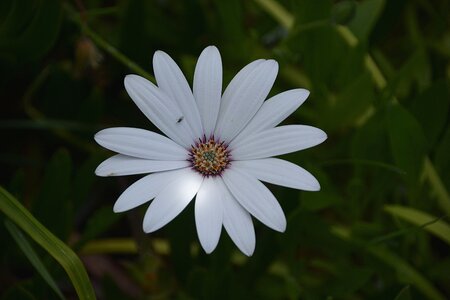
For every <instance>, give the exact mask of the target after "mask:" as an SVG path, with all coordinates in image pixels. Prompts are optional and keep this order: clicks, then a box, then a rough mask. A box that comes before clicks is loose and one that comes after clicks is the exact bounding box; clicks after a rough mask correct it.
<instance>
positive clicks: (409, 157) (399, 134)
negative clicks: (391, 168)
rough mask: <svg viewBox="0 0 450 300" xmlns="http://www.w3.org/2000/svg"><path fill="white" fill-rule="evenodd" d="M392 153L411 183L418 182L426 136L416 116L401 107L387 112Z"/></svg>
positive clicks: (392, 108) (395, 107) (395, 106)
mask: <svg viewBox="0 0 450 300" xmlns="http://www.w3.org/2000/svg"><path fill="white" fill-rule="evenodd" d="M386 118H387V126H388V134H389V141H390V147H391V152H392V154H393V156H394V159H395V162H396V164H397V165H398V166H399V167H400V168H401V169H402V170H404V171H405V172H406V179H407V180H408V181H409V183H411V184H413V183H415V182H417V180H418V178H419V175H420V173H421V170H422V168H423V164H424V159H425V148H426V147H425V145H426V143H425V136H424V133H423V131H422V128H421V127H420V124H419V123H418V122H417V121H416V119H415V118H414V116H413V115H412V114H410V113H409V112H408V111H407V110H405V109H404V108H403V107H401V106H400V105H397V104H394V105H392V106H390V107H389V108H388V111H387V115H386Z"/></svg>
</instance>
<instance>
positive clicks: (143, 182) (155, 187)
mask: <svg viewBox="0 0 450 300" xmlns="http://www.w3.org/2000/svg"><path fill="white" fill-rule="evenodd" d="M185 174H186V171H185V170H184V169H182V170H173V171H167V172H158V173H153V174H150V175H147V176H145V177H143V178H141V179H139V180H138V181H136V182H135V183H133V184H132V185H130V186H129V187H128V188H127V189H126V190H125V191H124V192H123V193H122V195H120V197H119V199H117V201H116V203H115V204H114V212H116V213H117V212H123V211H127V210H130V209H132V208H135V207H137V206H139V205H141V204H143V203H145V202H148V201H150V200H152V199H153V198H155V197H156V195H158V194H159V193H160V192H161V190H162V189H164V188H165V187H166V186H167V185H168V184H169V183H170V182H172V181H173V180H175V179H176V178H178V177H180V176H185Z"/></svg>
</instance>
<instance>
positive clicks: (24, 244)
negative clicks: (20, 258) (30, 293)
mask: <svg viewBox="0 0 450 300" xmlns="http://www.w3.org/2000/svg"><path fill="white" fill-rule="evenodd" d="M5 226H6V229H8V231H9V233H10V234H11V236H12V237H13V238H14V240H15V241H16V243H17V245H19V247H20V249H21V250H22V252H23V253H24V254H25V255H26V257H27V258H28V260H29V261H30V262H31V264H32V265H33V267H34V268H35V269H36V271H38V273H39V274H40V275H41V276H42V278H43V279H44V280H45V282H47V284H48V285H49V286H50V287H51V288H52V290H53V291H54V292H55V293H56V294H57V295H58V297H59V298H60V299H65V298H64V295H63V294H62V292H61V290H60V289H59V288H58V285H57V284H56V282H55V280H54V279H53V277H52V276H51V275H50V273H49V272H48V270H47V268H46V267H45V265H44V263H43V262H42V261H41V259H40V258H39V256H38V255H37V253H36V251H34V249H33V247H32V246H31V244H30V243H29V242H28V240H27V238H26V237H25V236H24V235H23V233H22V232H21V231H20V229H19V228H17V226H16V225H14V223H12V222H11V221H8V220H6V221H5Z"/></svg>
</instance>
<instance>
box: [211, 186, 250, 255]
mask: <svg viewBox="0 0 450 300" xmlns="http://www.w3.org/2000/svg"><path fill="white" fill-rule="evenodd" d="M220 183H221V184H220V185H219V186H220V189H221V192H222V193H223V195H224V197H223V198H222V199H223V226H224V227H225V230H226V231H227V233H228V235H229V236H230V238H231V239H232V240H233V242H234V243H235V244H236V246H237V247H238V248H239V249H240V250H241V251H242V252H243V253H244V254H245V255H247V256H251V255H252V254H253V251H255V244H256V238H255V229H254V227H253V222H252V217H251V216H250V214H249V213H248V212H247V211H246V210H245V209H244V208H243V207H242V206H241V205H240V204H239V202H238V201H237V200H236V199H235V198H234V197H233V195H231V193H230V191H229V190H228V188H227V187H226V186H225V184H224V183H223V182H222V180H220Z"/></svg>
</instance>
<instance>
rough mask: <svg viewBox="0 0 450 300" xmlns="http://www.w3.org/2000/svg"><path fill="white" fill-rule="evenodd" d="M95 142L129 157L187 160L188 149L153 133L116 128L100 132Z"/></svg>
mask: <svg viewBox="0 0 450 300" xmlns="http://www.w3.org/2000/svg"><path fill="white" fill-rule="evenodd" d="M95 141H96V142H97V143H99V144H100V145H101V146H103V147H105V148H107V149H109V150H112V151H115V152H118V153H120V154H125V155H128V156H133V157H138V158H147V159H157V160H186V159H187V158H188V153H187V151H186V149H184V148H183V147H181V146H180V145H178V144H177V143H175V142H174V141H172V140H171V139H168V138H166V137H165V136H162V135H160V134H157V133H155V132H152V131H148V130H144V129H139V128H130V127H115V128H108V129H104V130H101V131H99V132H98V133H97V134H96V135H95Z"/></svg>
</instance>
